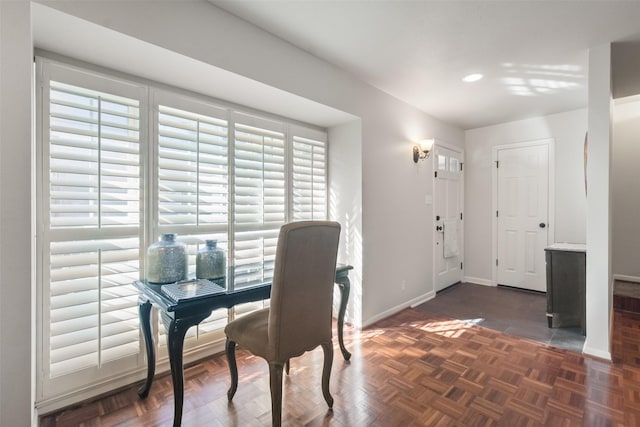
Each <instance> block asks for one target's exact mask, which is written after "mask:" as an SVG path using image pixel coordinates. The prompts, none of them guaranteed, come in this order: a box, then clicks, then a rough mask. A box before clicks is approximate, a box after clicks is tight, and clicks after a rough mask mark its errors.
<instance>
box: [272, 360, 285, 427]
mask: <svg viewBox="0 0 640 427" xmlns="http://www.w3.org/2000/svg"><path fill="white" fill-rule="evenodd" d="M283 368H284V365H282V364H277V363H269V381H270V385H271V424H272V426H273V427H280V425H281V423H282V370H283Z"/></svg>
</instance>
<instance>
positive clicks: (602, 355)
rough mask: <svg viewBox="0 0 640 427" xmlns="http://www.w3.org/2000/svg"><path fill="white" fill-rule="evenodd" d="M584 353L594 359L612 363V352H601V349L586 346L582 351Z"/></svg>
mask: <svg viewBox="0 0 640 427" xmlns="http://www.w3.org/2000/svg"><path fill="white" fill-rule="evenodd" d="M582 352H583V353H584V354H588V355H590V356H594V357H597V358H599V359H604V360H607V361H609V362H610V361H611V352H609V351H603V350H600V349H597V348H591V347H588V346H587V345H586V344H585V346H584V348H583V349H582Z"/></svg>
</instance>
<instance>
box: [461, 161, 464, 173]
mask: <svg viewBox="0 0 640 427" xmlns="http://www.w3.org/2000/svg"><path fill="white" fill-rule="evenodd" d="M462 166H464V163H462V162H460V172H462V169H463V168H462Z"/></svg>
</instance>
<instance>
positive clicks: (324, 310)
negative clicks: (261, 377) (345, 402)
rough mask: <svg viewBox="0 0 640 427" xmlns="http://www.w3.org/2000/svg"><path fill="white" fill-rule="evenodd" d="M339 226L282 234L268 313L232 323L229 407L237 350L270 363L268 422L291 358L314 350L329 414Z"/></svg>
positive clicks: (278, 410)
mask: <svg viewBox="0 0 640 427" xmlns="http://www.w3.org/2000/svg"><path fill="white" fill-rule="evenodd" d="M339 237H340V224H338V223H337V222H331V221H301V222H292V223H289V224H285V225H283V226H282V228H281V229H280V234H279V237H278V245H277V249H276V258H275V267H274V272H273V281H272V287H271V303H270V307H269V308H266V309H263V310H260V311H256V312H253V313H250V314H248V315H246V316H243V317H240V318H239V319H236V320H234V321H232V322H230V323H229V324H228V325H227V327H226V328H225V330H224V332H225V334H226V335H227V341H226V353H227V361H228V363H229V370H230V373H231V387H230V388H229V391H228V392H227V396H228V398H229V401H231V399H233V396H234V394H235V393H236V390H237V388H238V368H237V365H236V357H235V348H236V344H238V345H239V346H241V347H243V348H245V349H247V350H248V351H249V352H251V353H252V354H254V355H256V356H259V357H262V358H263V359H265V360H266V361H267V362H268V363H269V378H270V386H271V420H272V424H273V426H274V427H278V426H280V423H281V418H282V371H283V368H284V365H285V363H287V362H288V360H289V359H290V358H292V357H296V356H300V355H302V354H303V353H305V352H306V351H309V350H312V349H314V348H316V347H317V346H322V349H323V351H324V365H323V368H322V394H323V396H324V399H325V401H326V402H327V404H328V405H329V408H332V407H333V397H331V394H330V393H329V378H330V375H331V365H332V364H333V343H332V337H331V333H332V299H333V281H334V278H335V269H336V258H337V253H338V240H339Z"/></svg>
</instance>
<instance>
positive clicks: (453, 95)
mask: <svg viewBox="0 0 640 427" xmlns="http://www.w3.org/2000/svg"><path fill="white" fill-rule="evenodd" d="M210 1H211V3H213V4H215V5H216V6H218V7H220V8H222V9H224V10H226V11H228V12H230V13H232V14H234V15H236V16H238V17H240V18H242V19H244V20H246V21H249V22H251V23H253V24H255V25H257V26H258V27H260V28H262V29H264V30H266V31H268V32H270V33H272V34H274V35H276V36H278V37H280V38H282V39H284V40H286V41H288V42H290V43H292V44H293V45H296V46H298V47H300V48H302V49H304V50H306V51H308V52H310V53H312V54H313V55H316V56H318V57H320V58H322V59H324V60H326V61H328V62H331V63H333V64H335V65H337V66H339V67H341V68H343V69H344V70H347V71H349V72H350V73H352V74H354V75H355V76H357V77H358V78H360V79H361V80H364V81H366V82H368V83H370V84H371V85H373V86H375V87H378V88H379V89H381V90H383V91H385V92H387V93H389V94H391V95H393V96H395V97H397V98H399V99H401V100H403V101H405V102H407V103H409V104H411V105H414V106H415V107H417V108H419V109H421V110H423V111H424V112H426V113H428V114H430V115H432V116H434V117H436V118H438V119H441V120H443V121H445V122H448V123H451V124H453V125H456V126H459V127H461V128H463V129H471V128H476V127H482V126H487V125H491V124H496V123H502V122H506V121H511V120H517V119H522V118H526V117H532V116H538V115H545V114H552V113H557V112H561V111H568V110H572V109H577V108H582V107H585V106H586V104H587V60H588V49H589V48H590V47H593V46H597V45H599V44H602V43H608V42H614V41H623V40H625V41H626V40H635V39H637V36H638V34H640V25H638V23H639V22H640V2H638V1H581V0H577V1H515V0H512V1H492V2H488V1H419V0H412V1H405V0H378V1H371V0H369V1H365V0H353V1H351V0H343V1H338V0H333V1H332V0H304V1H293V0H288V1H276V0H242V1H221V0H210ZM470 73H482V74H484V78H483V79H482V80H480V81H478V82H476V83H464V82H462V81H461V79H462V77H464V76H465V75H467V74H470Z"/></svg>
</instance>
